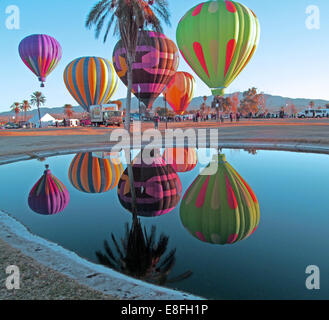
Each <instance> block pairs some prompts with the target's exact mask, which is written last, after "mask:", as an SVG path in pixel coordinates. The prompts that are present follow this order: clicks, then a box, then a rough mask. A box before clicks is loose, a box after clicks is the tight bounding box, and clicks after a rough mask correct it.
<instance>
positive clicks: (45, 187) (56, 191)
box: [28, 168, 70, 215]
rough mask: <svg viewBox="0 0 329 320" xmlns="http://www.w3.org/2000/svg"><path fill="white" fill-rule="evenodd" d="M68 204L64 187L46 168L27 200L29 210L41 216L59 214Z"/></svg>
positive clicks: (68, 199)
mask: <svg viewBox="0 0 329 320" xmlns="http://www.w3.org/2000/svg"><path fill="white" fill-rule="evenodd" d="M69 202H70V195H69V192H68V191H67V189H66V187H65V186H64V184H63V183H62V182H61V181H59V180H58V179H57V178H56V177H55V176H54V175H52V173H51V172H50V170H48V168H47V170H46V171H45V172H44V175H43V176H42V177H41V178H40V179H39V181H38V182H37V183H36V184H35V185H34V187H33V188H32V190H31V192H30V194H29V199H28V204H29V207H30V208H31V210H33V211H34V212H36V213H39V214H43V215H54V214H57V213H60V212H62V211H63V210H64V209H65V208H66V207H67V205H68V204H69Z"/></svg>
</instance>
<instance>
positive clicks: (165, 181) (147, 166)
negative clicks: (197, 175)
mask: <svg viewBox="0 0 329 320" xmlns="http://www.w3.org/2000/svg"><path fill="white" fill-rule="evenodd" d="M141 158H142V157H141V155H138V156H137V158H136V159H135V160H134V164H133V166H132V171H133V177H134V181H133V185H134V189H135V195H136V199H133V196H132V193H131V190H130V183H129V176H128V169H126V171H125V172H124V173H123V175H122V177H121V179H120V181H119V185H118V196H119V201H120V203H121V204H122V206H123V207H124V208H125V209H127V210H128V211H130V212H133V211H134V207H135V210H136V213H137V215H138V216H142V217H157V216H162V215H164V214H167V213H169V212H170V211H172V210H173V209H174V208H175V207H176V206H177V205H178V203H179V201H180V198H181V195H182V184H181V181H180V179H179V177H178V175H177V173H176V172H175V170H174V169H173V167H172V166H171V165H168V164H166V162H165V160H164V159H163V158H162V157H161V155H160V153H159V154H158V155H157V156H156V157H153V159H150V158H148V159H147V160H146V159H145V158H143V159H141ZM137 159H138V161H136V160H137Z"/></svg>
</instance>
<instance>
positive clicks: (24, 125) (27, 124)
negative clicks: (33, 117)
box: [18, 121, 31, 129]
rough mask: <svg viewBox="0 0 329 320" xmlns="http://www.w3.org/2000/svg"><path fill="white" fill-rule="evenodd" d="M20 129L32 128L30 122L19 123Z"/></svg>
mask: <svg viewBox="0 0 329 320" xmlns="http://www.w3.org/2000/svg"><path fill="white" fill-rule="evenodd" d="M18 125H19V127H20V128H23V129H26V128H31V123H30V122H28V121H20V122H19V123H18Z"/></svg>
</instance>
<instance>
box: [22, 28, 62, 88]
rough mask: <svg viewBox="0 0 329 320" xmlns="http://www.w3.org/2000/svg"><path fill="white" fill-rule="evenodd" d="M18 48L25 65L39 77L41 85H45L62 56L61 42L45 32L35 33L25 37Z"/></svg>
mask: <svg viewBox="0 0 329 320" xmlns="http://www.w3.org/2000/svg"><path fill="white" fill-rule="evenodd" d="M18 50H19V55H20V57H21V59H22V60H23V62H24V63H25V65H26V66H27V67H28V68H29V69H30V70H31V71H32V72H33V73H34V74H35V75H36V76H37V77H38V78H39V81H40V82H41V87H44V86H45V85H44V82H45V81H46V78H47V76H48V75H49V74H50V73H51V72H52V71H53V70H54V69H55V68H56V67H57V65H58V63H59V61H60V60H61V58H62V48H61V45H60V44H59V42H58V41H57V40H56V39H54V38H53V37H50V36H48V35H45V34H34V35H31V36H28V37H26V38H24V39H23V40H22V41H21V43H20V44H19V49H18Z"/></svg>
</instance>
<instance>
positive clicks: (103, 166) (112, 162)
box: [69, 152, 123, 193]
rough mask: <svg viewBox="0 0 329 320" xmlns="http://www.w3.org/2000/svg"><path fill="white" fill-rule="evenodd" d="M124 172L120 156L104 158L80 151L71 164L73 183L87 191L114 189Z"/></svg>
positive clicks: (70, 170) (70, 173) (70, 175)
mask: <svg viewBox="0 0 329 320" xmlns="http://www.w3.org/2000/svg"><path fill="white" fill-rule="evenodd" d="M122 173H123V167H122V163H121V161H120V159H119V157H117V158H116V157H114V158H111V159H102V158H99V157H93V154H92V153H91V152H88V153H78V154H77V155H76V156H75V157H74V159H73V161H72V163H71V166H70V169H69V179H70V182H71V183H72V185H73V186H74V187H75V188H76V189H78V190H79V191H82V192H85V193H104V192H107V191H109V190H112V189H114V188H115V187H116V186H117V185H118V183H119V179H120V177H121V175H122Z"/></svg>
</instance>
